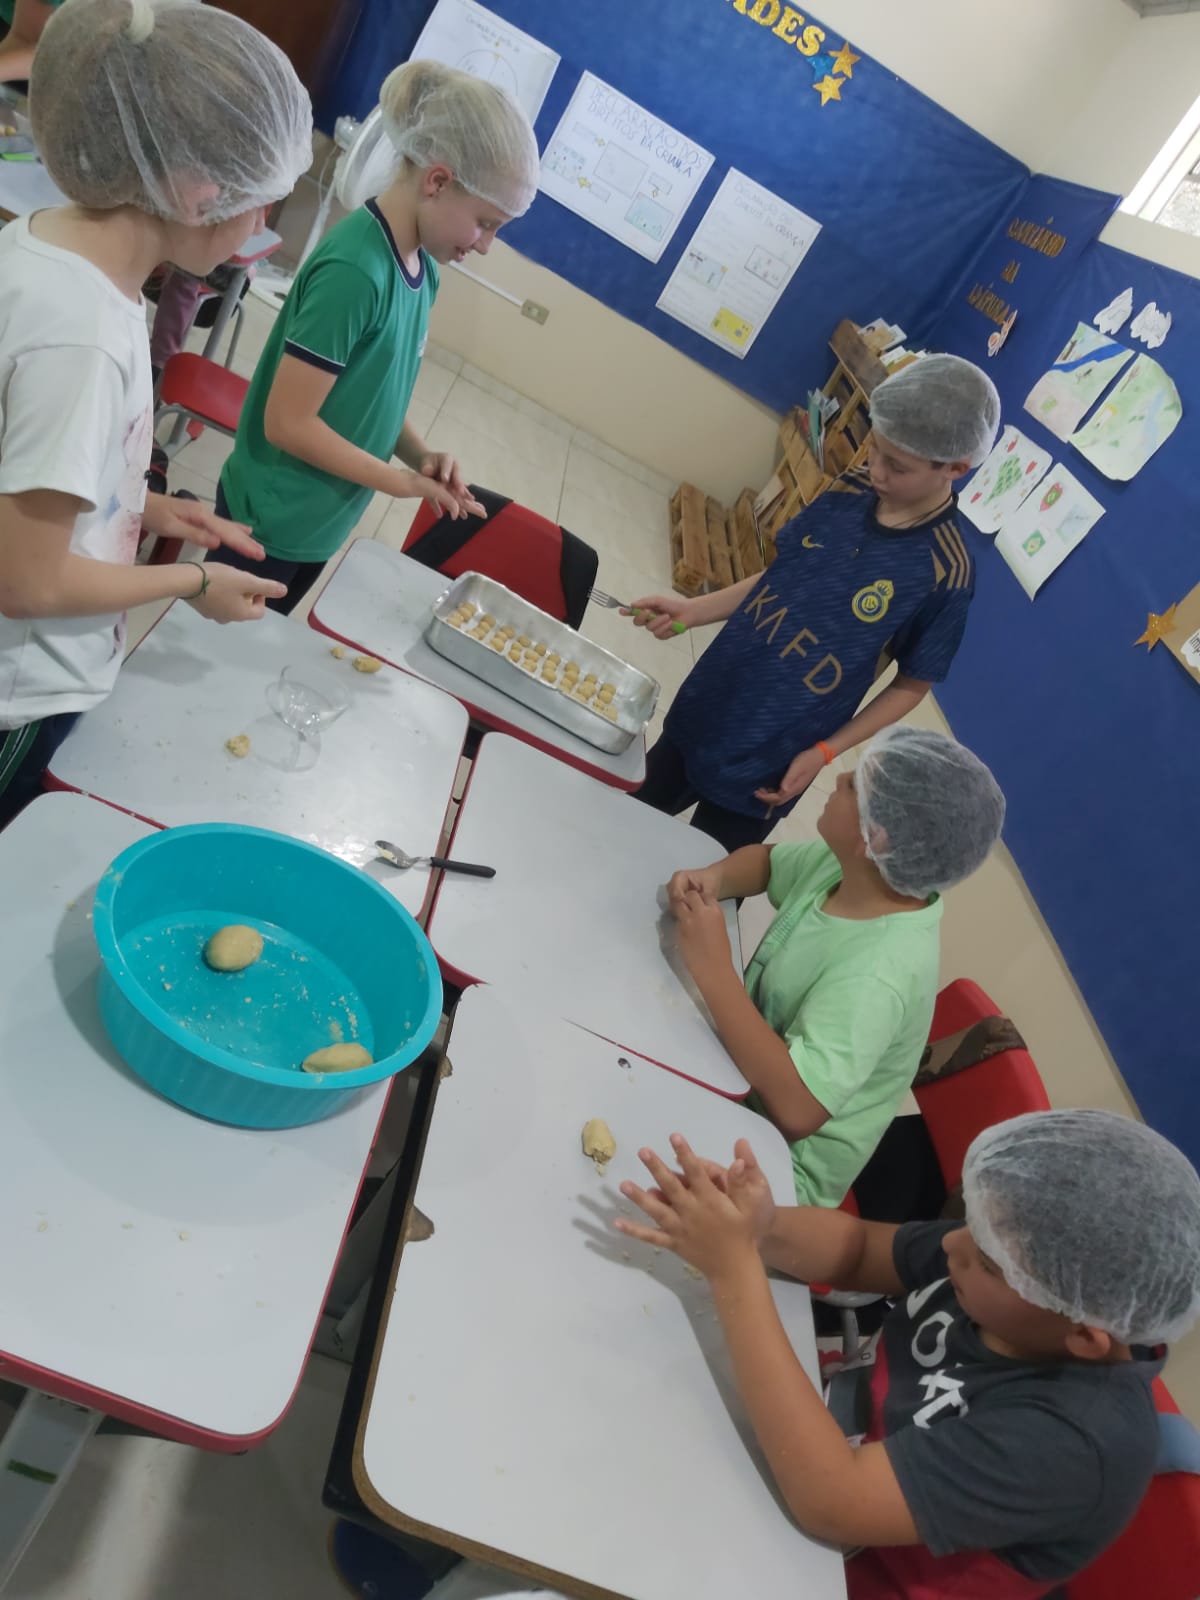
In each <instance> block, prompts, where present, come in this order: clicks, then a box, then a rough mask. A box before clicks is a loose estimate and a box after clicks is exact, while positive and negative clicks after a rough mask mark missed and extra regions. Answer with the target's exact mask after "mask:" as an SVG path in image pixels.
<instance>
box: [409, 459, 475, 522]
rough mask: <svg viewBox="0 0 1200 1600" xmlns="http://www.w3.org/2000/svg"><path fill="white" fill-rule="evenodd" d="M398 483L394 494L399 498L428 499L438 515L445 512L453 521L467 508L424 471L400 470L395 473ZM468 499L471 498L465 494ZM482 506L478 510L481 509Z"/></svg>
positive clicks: (465, 511) (464, 514)
mask: <svg viewBox="0 0 1200 1600" xmlns="http://www.w3.org/2000/svg"><path fill="white" fill-rule="evenodd" d="M396 476H397V478H399V479H400V483H399V485H398V486H397V488H396V491H395V493H396V495H397V496H398V497H401V498H405V499H407V498H412V499H414V500H428V501H429V503H430V505H431V506H432V507H433V508H434V510H435V511H436V512H437V514H438V516H439V517H440V516H441V515H442V514H443V512H445V513H447V514H448V515H449V516H450V517H451V518H452V519H453V520H454V521H457V520H458V518H459V517H464V516H466V514H467V509H468V508H465V507H464V506H462V505H461V504H460V503H459V499H458V496H457V495H456V494H455V493H454V491H453V490H452V489H448V488H447V487H446V485H445V484H444V483H441V482H440V481H439V480H438V479H437V478H430V477H427V476H426V474H425V473H424V472H412V471H409V470H402V471H400V472H398V473H397V474H396ZM467 498H468V500H469V499H470V498H471V497H470V495H468V496H467ZM482 509H483V508H482V506H481V507H480V510H482Z"/></svg>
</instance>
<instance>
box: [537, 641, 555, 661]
mask: <svg viewBox="0 0 1200 1600" xmlns="http://www.w3.org/2000/svg"><path fill="white" fill-rule="evenodd" d="M533 653H534V655H535V656H544V655H545V654H546V646H545V645H544V644H535V645H534V647H533ZM554 659H555V660H556V661H557V660H558V657H557V656H555V658H554Z"/></svg>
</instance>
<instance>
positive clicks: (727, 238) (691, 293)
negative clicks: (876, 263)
mask: <svg viewBox="0 0 1200 1600" xmlns="http://www.w3.org/2000/svg"><path fill="white" fill-rule="evenodd" d="M820 231H821V224H820V223H819V222H816V221H814V220H813V218H812V217H810V216H806V215H805V213H804V212H803V211H800V210H798V209H797V208H796V207H795V206H792V205H789V204H788V202H787V201H786V200H781V199H780V197H779V196H778V195H777V194H772V193H771V191H770V190H769V189H764V188H763V187H762V185H761V184H758V183H755V182H754V180H753V179H752V178H747V177H746V176H745V174H744V173H741V172H735V171H733V170H732V169H731V170H730V171H729V172H727V173H726V174H725V177H724V178H723V179H722V181H721V187H720V188H719V189H718V190H717V192H716V194H715V195H714V196H713V199H712V204H711V205H710V206H709V208H708V210H707V211H706V212H705V213H704V216H703V217H702V218H701V219H700V223H699V225H698V227H697V228H696V231H695V233H694V234H693V235H692V237H691V239H690V240H689V242H688V246H687V249H686V250H685V251H684V253H683V255H682V256H681V257H680V259H679V261H678V263H677V265H676V267H675V270H674V272H672V274H671V276H670V278H668V280H667V284H666V287H665V288H664V289H663V292H662V294H660V295H659V297H658V309H659V310H660V311H665V312H666V313H667V315H668V316H669V317H674V318H675V320H676V321H677V322H682V323H684V324H685V325H686V326H687V327H689V328H694V329H695V331H696V332H697V333H702V334H703V335H704V337H705V338H706V339H711V341H712V342H713V344H718V345H720V346H721V347H722V348H723V349H726V350H729V351H731V352H732V354H734V355H735V356H744V355H745V354H746V352H747V350H749V349H750V347H751V346H752V345H753V343H754V341H755V339H757V338H758V335H759V334H760V333H761V332H762V327H763V324H764V323H765V322H766V320H767V318H768V317H769V316H770V315H771V312H772V311H773V310H774V309H775V306H776V304H777V303H778V301H779V297H780V296H781V295H782V294H783V291H784V290H785V289H786V288H787V286H788V284H789V283H790V282H791V281H792V275H793V273H794V272H795V270H796V268H797V267H798V266H799V265H800V263H801V262H802V261H803V260H804V257H805V256H806V255H807V254H808V252H809V250H810V249H811V247H812V243H813V240H814V239H815V238H816V237H817V235H818V234H819V233H820Z"/></svg>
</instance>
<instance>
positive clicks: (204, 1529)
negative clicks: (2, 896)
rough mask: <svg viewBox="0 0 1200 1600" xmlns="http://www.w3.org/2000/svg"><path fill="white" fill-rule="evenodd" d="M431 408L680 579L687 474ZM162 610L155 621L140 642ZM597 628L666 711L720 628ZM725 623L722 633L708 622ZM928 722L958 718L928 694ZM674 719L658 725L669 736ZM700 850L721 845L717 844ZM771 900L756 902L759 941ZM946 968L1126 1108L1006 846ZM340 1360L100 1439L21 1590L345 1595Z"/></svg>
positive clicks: (957, 902)
mask: <svg viewBox="0 0 1200 1600" xmlns="http://www.w3.org/2000/svg"><path fill="white" fill-rule="evenodd" d="M247 306H248V310H247V326H246V329H245V330H244V332H243V337H242V347H241V350H240V352H239V359H238V362H237V365H238V368H239V369H240V370H243V371H245V372H247V373H248V372H249V371H250V370H251V368H252V365H253V362H254V360H255V359H256V358H257V354H258V352H259V350H260V349H261V347H262V342H263V340H264V338H265V337H266V333H267V331H268V328H269V321H268V313H267V312H266V311H265V310H264V308H263V307H262V306H261V305H260V304H259V303H258V302H256V301H253V300H250V301H248V302H247ZM411 415H412V419H413V421H414V423H415V425H416V426H417V428H418V429H419V430H420V431H422V432H423V433H424V435H425V437H426V438H427V440H428V442H429V444H430V445H431V446H434V447H437V448H441V449H450V450H454V451H455V452H456V453H457V454H458V455H459V456H460V458H461V461H462V465H463V468H464V471H465V472H466V474H467V476H468V477H469V478H471V479H472V480H474V481H476V482H479V483H483V484H486V485H487V486H488V487H489V488H492V489H496V490H499V491H500V492H502V493H505V494H509V495H512V496H513V497H514V498H515V499H519V500H521V501H523V502H524V503H525V504H527V505H529V506H532V507H533V508H534V509H535V510H538V511H540V512H542V513H544V514H545V515H546V516H549V517H552V518H554V519H556V520H558V521H561V522H562V523H563V524H564V525H565V526H566V527H568V528H570V529H571V530H572V531H573V532H575V533H577V534H579V535H580V536H581V537H582V538H585V539H587V540H588V542H589V543H591V544H593V545H594V546H595V547H596V548H597V550H598V551H599V553H600V573H599V583H600V585H601V586H602V587H603V588H605V589H607V590H609V591H610V592H611V593H613V594H615V595H618V596H620V597H621V598H623V599H633V598H636V597H637V596H638V595H640V594H644V593H650V592H653V591H655V590H660V589H663V588H665V587H667V586H668V577H669V569H668V560H667V497H668V494H669V493H670V490H671V488H672V487H673V486H672V485H671V484H669V483H668V482H666V481H665V480H663V479H661V478H659V477H658V476H657V475H656V474H655V473H654V471H653V470H652V469H651V468H648V467H646V466H645V465H644V464H640V463H636V462H630V461H626V460H624V459H623V458H622V457H620V456H619V455H617V454H616V453H615V452H613V451H611V450H609V449H608V448H607V447H606V446H605V445H603V443H601V442H600V441H597V440H594V439H586V438H583V437H581V436H580V435H579V434H578V433H577V431H576V430H574V429H573V428H572V427H571V426H570V424H569V423H567V422H565V421H563V420H562V419H561V418H558V417H554V416H551V415H549V414H548V413H546V412H545V411H543V410H542V409H541V408H540V407H538V406H536V405H534V404H533V403H532V402H530V401H527V400H525V399H524V398H523V397H522V396H519V395H516V394H515V393H514V392H513V391H512V390H509V389H506V388H505V387H504V385H502V384H498V383H496V382H495V380H493V379H491V378H489V377H488V376H487V375H486V374H483V373H480V372H477V371H475V370H474V369H473V368H471V367H469V366H466V367H464V366H463V364H462V363H461V362H459V361H458V360H457V358H453V357H450V358H445V359H439V358H438V356H437V353H436V352H431V356H430V357H427V359H426V363H425V366H424V368H423V370H422V373H421V376H420V380H419V382H418V385H417V392H416V398H415V400H414V403H413V408H412V413H411ZM228 448H229V444H228V441H225V440H222V439H220V438H218V437H216V436H213V435H208V436H205V437H203V438H202V439H201V440H199V441H198V442H197V443H195V444H192V445H189V446H188V447H187V449H186V450H185V451H184V452H183V454H182V455H181V456H180V457H179V458H178V461H177V463H176V464H174V465H173V467H172V471H171V485H172V487H173V488H189V489H192V490H193V491H194V492H195V493H196V494H198V495H200V496H201V497H202V498H211V497H212V495H213V493H214V491H215V486H216V479H217V475H218V473H219V471H220V467H221V463H222V461H223V460H224V457H225V455H226V453H227V451H228ZM414 510H415V506H414V505H413V503H412V502H405V501H389V500H388V499H387V497H385V496H382V495H377V496H376V497H375V500H374V501H373V503H372V504H371V506H370V507H369V509H368V511H367V514H366V516H365V517H364V518H363V520H362V523H361V524H360V527H359V529H358V533H359V534H360V535H361V536H370V537H373V538H377V539H381V540H383V541H384V542H386V543H389V544H393V545H396V546H399V545H400V544H401V543H402V542H403V538H404V535H405V532H406V531H407V528H408V526H409V523H410V521H411V520H412V516H413V513H414ZM152 620H153V616H152V615H143V616H142V617H140V618H138V619H136V622H135V625H134V627H132V628H131V636H132V637H137V636H138V635H139V633H140V632H141V631H143V630H144V628H145V626H148V625H149V623H150V621H152ZM585 631H586V632H587V633H588V634H590V635H591V636H592V637H594V638H595V639H596V640H597V641H598V642H600V643H602V644H605V645H607V646H609V647H610V648H612V649H614V650H616V651H618V652H619V653H620V654H622V655H624V656H625V657H626V659H628V660H630V661H633V662H634V663H635V664H636V665H638V666H641V667H643V668H645V670H647V671H648V672H651V673H652V674H653V675H654V676H655V677H656V678H658V679H659V681H660V682H661V684H662V689H663V694H662V700H661V702H660V714H659V715H660V717H661V713H662V711H663V710H665V709H666V706H667V705H668V704H669V702H670V699H671V696H672V695H673V694H674V693H675V691H676V690H677V689H678V687H679V685H680V684H681V683H682V681H683V679H684V677H685V675H686V674H687V672H688V670H689V669H690V667H691V666H692V663H693V659H694V656H695V654H696V653H697V652H698V651H699V650H702V649H703V648H704V646H705V644H706V643H707V642H708V639H707V638H706V637H705V636H704V635H697V636H696V637H695V638H693V637H692V636H691V635H685V636H683V637H682V638H678V639H673V640H672V641H671V642H670V643H666V644H660V643H658V642H657V641H655V640H654V639H652V638H650V637H649V636H648V635H646V634H645V633H643V632H641V631H640V630H634V629H633V627H632V626H631V624H630V623H629V621H628V620H627V619H624V618H621V617H619V616H617V615H616V613H614V612H606V611H601V610H599V609H598V608H595V607H593V608H592V610H591V612H590V614H589V616H588V619H587V621H586V623H585ZM708 636H709V637H711V630H708ZM920 716H921V720H923V721H927V722H928V723H929V724H930V725H933V726H944V724H942V723H941V722H940V718H939V716H938V713H937V710H936V708H935V707H933V706H932V705H931V704H927V705H926V706H925V707H924V708H922V711H921V713H920ZM656 731H657V719H656V724H655V726H654V727H652V728H651V734H652V735H653V733H654V732H656ZM835 776H836V768H830V769H828V770H827V771H826V772H824V773H823V774H822V775H821V777H820V779H819V780H818V782H817V784H816V785H815V786H814V789H813V790H812V791H811V792H810V794H809V795H808V796H806V797H805V798H804V800H803V801H802V802H801V804H800V805H799V806H798V807H797V808H796V810H795V811H794V812H793V814H792V816H791V817H790V818H789V819H788V820H787V821H786V822H785V823H784V824H783V826H782V827H781V828H780V830H779V833H778V837H782V838H807V837H812V836H813V832H814V824H815V820H816V817H817V815H818V814H819V811H820V808H821V807H822V806H823V805H824V802H825V797H826V795H827V793H828V791H829V788H830V787H831V785H832V782H833V779H834V777H835ZM700 854H701V855H704V854H706V852H704V851H701V852H700ZM768 915H769V913H768V911H767V909H766V907H765V905H764V904H763V903H762V902H753V901H752V902H749V903H748V904H747V905H746V906H745V907H744V908H743V915H742V922H743V942H744V944H745V946H746V947H747V949H750V948H753V945H754V943H755V942H756V940H757V938H758V936H759V935H760V933H761V931H762V929H763V927H764V926H765V924H766V920H767V917H768ZM944 948H945V965H944V970H943V977H944V978H945V979H949V978H951V977H955V976H958V975H960V974H961V973H964V972H966V973H969V974H970V975H971V976H974V977H976V978H977V979H978V980H979V981H980V982H981V983H983V985H984V987H985V988H988V989H989V991H990V992H992V993H993V994H995V995H996V997H997V998H998V999H999V1000H1000V1001H1001V1003H1002V1004H1005V1005H1007V1006H1009V1007H1010V1008H1011V1009H1012V1010H1013V1013H1014V1015H1016V1016H1017V1017H1018V1018H1019V1019H1020V1023H1021V1026H1022V1029H1023V1030H1024V1031H1025V1033H1026V1037H1027V1038H1028V1039H1029V1040H1030V1043H1031V1046H1032V1047H1033V1049H1034V1053H1035V1055H1036V1056H1037V1058H1038V1060H1039V1063H1040V1064H1041V1065H1042V1070H1043V1074H1044V1076H1045V1077H1046V1079H1047V1083H1048V1086H1049V1088H1050V1093H1051V1096H1052V1098H1054V1099H1055V1100H1056V1101H1057V1102H1058V1103H1060V1104H1072V1103H1075V1104H1080V1103H1082V1104H1110V1105H1112V1106H1113V1107H1114V1108H1117V1109H1123V1108H1124V1105H1125V1102H1124V1101H1123V1098H1122V1091H1121V1089H1120V1086H1119V1083H1118V1082H1117V1081H1116V1080H1115V1078H1114V1077H1113V1075H1112V1072H1111V1068H1109V1067H1108V1066H1106V1065H1105V1059H1104V1053H1103V1049H1102V1046H1100V1045H1099V1043H1098V1041H1097V1040H1096V1038H1095V1036H1094V1032H1093V1030H1092V1029H1091V1024H1090V1020H1089V1019H1088V1017H1087V1015H1086V1012H1084V1011H1083V1008H1082V1006H1081V1005H1080V1003H1079V1001H1078V997H1077V996H1075V995H1074V992H1073V990H1072V988H1071V985H1070V980H1069V976H1068V975H1066V974H1065V972H1064V971H1063V970H1062V969H1061V963H1060V962H1059V961H1058V957H1057V952H1056V951H1055V949H1054V947H1053V945H1052V943H1051V941H1050V939H1049V936H1048V935H1047V934H1046V932H1045V929H1044V928H1043V927H1042V926H1041V924H1040V922H1039V920H1038V918H1037V913H1036V907H1034V906H1033V905H1032V903H1031V902H1030V901H1029V899H1028V895H1027V893H1026V891H1025V889H1024V886H1023V884H1022V883H1021V881H1020V878H1019V876H1018V875H1017V873H1016V872H1015V869H1014V868H1013V866H1012V863H1011V861H1010V860H1009V859H1008V857H1007V855H1006V854H1005V853H1004V852H1003V851H1001V852H998V853H997V855H996V858H995V859H994V860H993V861H992V862H989V864H988V865H987V866H986V867H985V868H984V869H983V870H982V871H981V872H980V873H978V874H977V875H976V877H975V878H974V879H973V880H971V883H970V884H968V885H964V886H962V887H961V888H960V889H958V890H956V891H955V892H954V893H953V894H952V895H951V896H949V897H948V902H947V914H946V937H945V941H944ZM1169 1376H1170V1378H1171V1381H1172V1382H1173V1384H1174V1387H1175V1391H1176V1395H1177V1397H1178V1398H1179V1399H1180V1401H1181V1403H1182V1404H1183V1405H1184V1407H1185V1409H1186V1410H1188V1411H1189V1412H1190V1414H1191V1415H1192V1416H1193V1417H1200V1336H1197V1335H1193V1336H1192V1338H1190V1339H1188V1340H1185V1341H1183V1342H1182V1343H1181V1345H1180V1346H1179V1347H1178V1349H1177V1350H1176V1351H1174V1352H1173V1353H1172V1363H1171V1369H1170V1374H1169ZM343 1380H344V1374H343V1371H342V1369H341V1368H339V1367H337V1366H335V1365H333V1364H332V1363H330V1362H327V1361H325V1360H323V1359H321V1358H314V1359H313V1360H312V1362H311V1363H310V1365H309V1369H308V1372H307V1374H306V1376H305V1378H304V1381H303V1383H302V1385H301V1387H300V1391H299V1394H298V1396H297V1400H296V1404H295V1406H294V1408H293V1410H292V1412H291V1413H290V1414H289V1416H288V1418H287V1420H286V1421H285V1423H284V1425H283V1426H282V1427H281V1428H280V1430H279V1431H278V1433H277V1434H276V1435H275V1436H274V1437H273V1438H272V1439H271V1440H269V1441H268V1443H267V1444H266V1445H265V1446H263V1447H262V1448H261V1449H259V1450H257V1451H254V1452H252V1453H251V1454H250V1455H248V1456H245V1457H241V1458H230V1457H220V1456H207V1455H203V1454H201V1453H199V1452H196V1451H191V1450H187V1449H184V1448H182V1447H179V1446H175V1445H170V1444H164V1443H160V1442H157V1441H153V1440H138V1439H120V1438H112V1439H107V1438H106V1439H101V1440H98V1441H95V1442H94V1443H93V1445H92V1446H91V1448H90V1449H89V1451H88V1453H87V1455H86V1457H85V1460H84V1462H83V1465H82V1467H81V1468H80V1470H79V1472H78V1473H77V1475H76V1477H75V1479H74V1481H73V1482H72V1483H71V1485H70V1486H69V1488H68V1490H67V1492H66V1495H65V1496H64V1499H63V1501H62V1502H61V1503H60V1504H59V1506H58V1507H56V1508H55V1511H54V1512H53V1513H52V1520H51V1521H50V1522H49V1523H48V1524H47V1526H46V1527H45V1529H44V1530H43V1533H42V1535H41V1537H40V1538H39V1539H38V1540H37V1542H36V1543H35V1545H34V1547H33V1549H32V1550H31V1551H30V1553H29V1555H28V1556H27V1557H26V1559H25V1561H24V1562H23V1564H22V1566H21V1567H20V1569H19V1571H18V1573H17V1575H16V1577H15V1579H14V1580H13V1582H12V1584H11V1585H10V1588H9V1590H8V1591H7V1594H8V1595H9V1596H11V1597H12V1600H217V1597H220V1600H251V1597H256V1596H259V1595H262V1596H270V1597H272V1600H274V1597H276V1596H283V1595H286V1596H288V1597H289V1600H334V1597H336V1596H339V1595H342V1594H343V1593H344V1591H343V1590H342V1589H341V1587H340V1585H339V1583H338V1581H337V1580H336V1579H335V1578H334V1577H333V1576H332V1574H331V1572H330V1570H329V1568H328V1565H327V1562H326V1558H325V1540H326V1535H327V1529H328V1523H329V1519H328V1517H327V1515H326V1513H325V1512H324V1511H323V1510H322V1509H321V1506H320V1487H321V1482H322V1479H323V1475H324V1470H325V1465H326V1462H327V1459H328V1454H329V1448H330V1444H331V1441H332V1436H333V1428H334V1424H335V1421H336V1417H337V1414H338V1408H339V1405H340V1396H341V1389H342V1384H343Z"/></svg>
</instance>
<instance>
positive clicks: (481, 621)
mask: <svg viewBox="0 0 1200 1600" xmlns="http://www.w3.org/2000/svg"><path fill="white" fill-rule="evenodd" d="M478 611H479V608H478V606H476V605H475V604H474V603H473V602H472V601H470V600H464V601H463V602H462V604H461V605H459V606H457V607H456V608H455V610H453V611H452V612H451V613H450V615H449V616H448V617H447V618H446V621H447V622H448V623H449V624H450V626H451V627H452V628H461V629H464V630H465V631H466V633H467V635H468V637H469V638H472V639H478V640H479V641H480V643H481V644H483V643H486V644H487V646H488V648H489V649H491V650H494V651H495V652H496V654H497V655H507V657H508V659H509V660H510V661H511V662H512V663H513V664H514V666H518V667H520V668H521V670H522V671H523V672H528V673H529V674H530V675H533V674H535V673H536V674H537V675H539V676H540V677H541V679H542V681H543V683H546V684H548V685H549V686H550V687H551V688H552V689H557V690H558V691H559V693H560V694H565V695H569V696H570V697H571V699H572V700H578V701H579V702H580V703H581V704H582V705H586V706H587V708H588V710H589V711H595V712H596V713H597V714H598V715H599V716H602V717H606V718H607V719H608V721H609V722H615V721H616V720H617V708H616V706H615V705H614V704H613V697H614V695H615V694H616V692H617V689H616V685H615V684H612V683H600V682H599V681H598V680H597V678H596V674H595V673H594V672H588V673H585V674H584V676H583V678H582V679H581V678H580V675H579V663H578V662H576V661H567V662H566V663H564V662H563V659H562V657H561V656H560V655H559V653H558V651H557V650H547V648H546V646H545V645H544V644H540V643H535V642H534V640H532V639H530V637H529V635H528V634H525V633H522V634H518V633H517V630H516V629H515V628H514V627H513V626H512V625H511V624H509V623H506V624H505V625H504V626H503V627H499V628H498V627H497V626H496V619H495V617H493V616H492V615H491V613H490V612H488V611H484V612H482V613H481V614H479V616H478V617H476V613H477V612H478ZM489 635H491V637H489Z"/></svg>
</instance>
